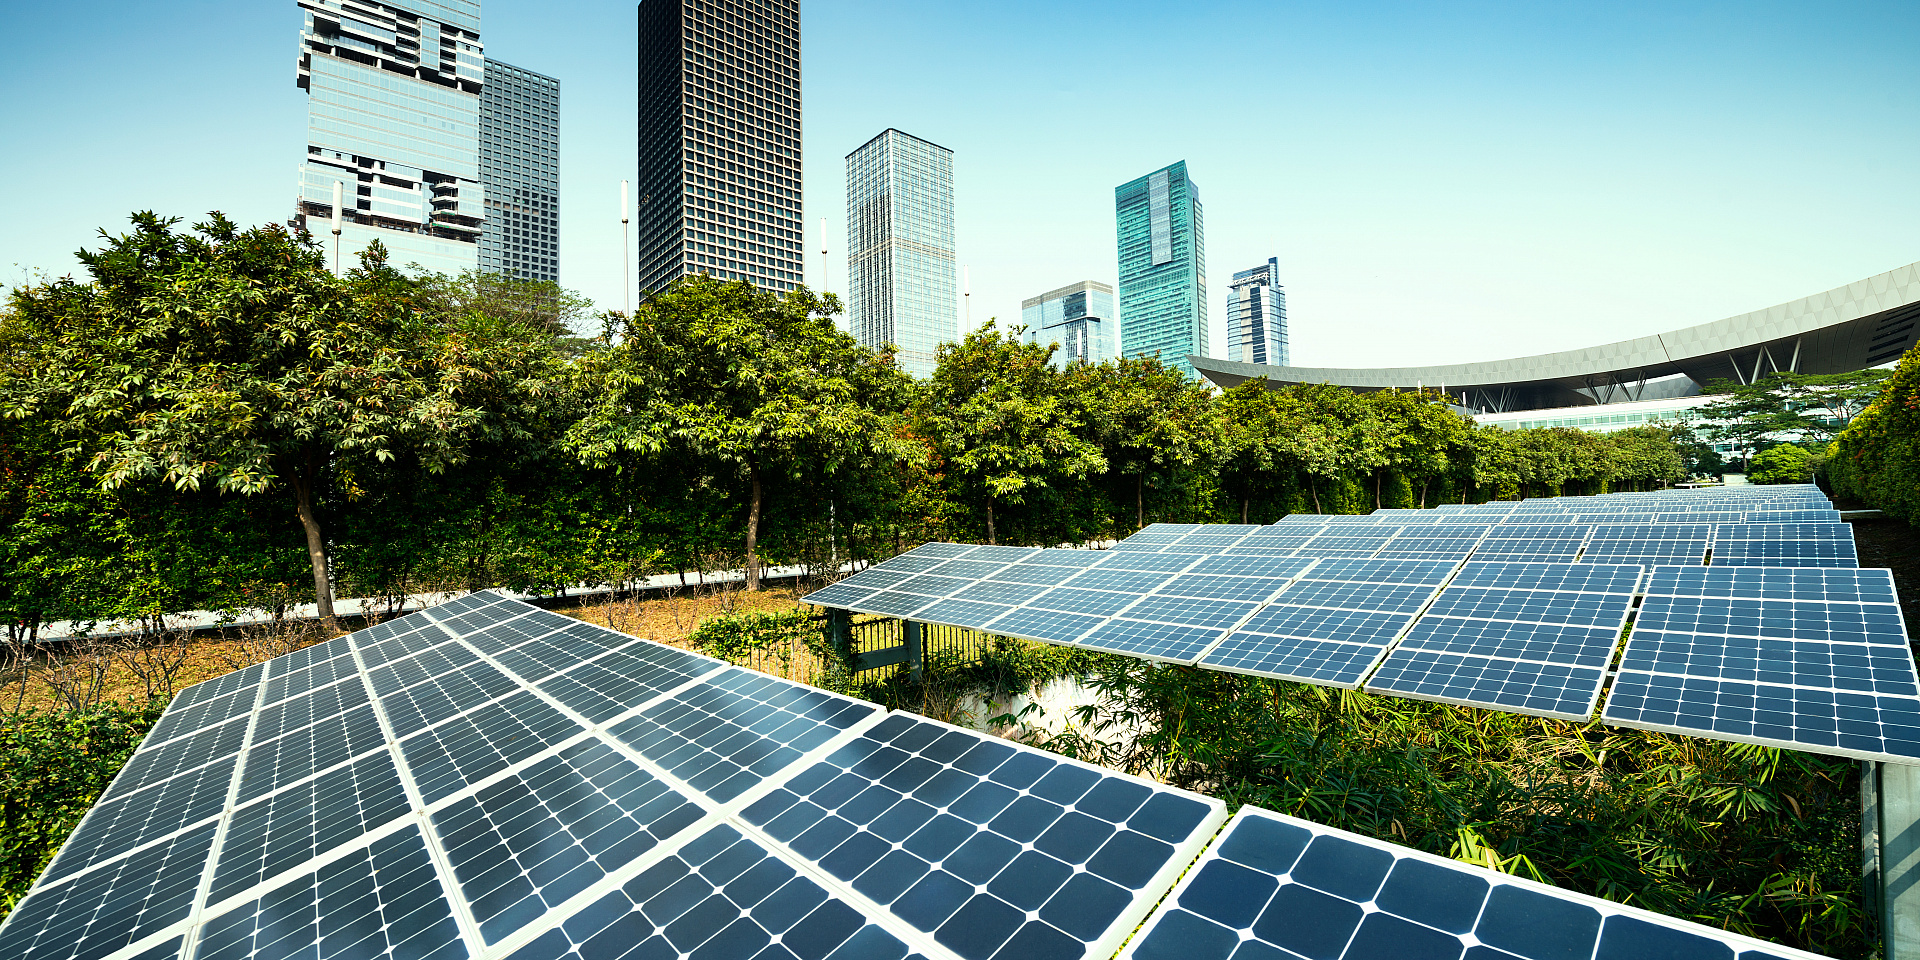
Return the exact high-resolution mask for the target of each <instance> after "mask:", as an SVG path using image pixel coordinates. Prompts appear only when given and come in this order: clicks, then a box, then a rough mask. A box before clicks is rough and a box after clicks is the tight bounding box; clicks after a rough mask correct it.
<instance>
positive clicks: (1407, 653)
mask: <svg viewBox="0 0 1920 960" xmlns="http://www.w3.org/2000/svg"><path fill="white" fill-rule="evenodd" d="M1641 572H1642V571H1641V568H1640V567H1637V566H1624V565H1622V566H1608V565H1602V564H1574V563H1539V564H1530V563H1514V562H1507V561H1499V562H1489V563H1469V564H1467V565H1466V566H1465V567H1463V568H1462V569H1461V571H1460V573H1459V574H1458V575H1456V576H1455V577H1454V579H1453V582H1452V583H1451V584H1450V585H1448V586H1447V588H1446V589H1445V590H1442V591H1441V593H1440V595H1439V596H1438V597H1436V598H1435V599H1434V601H1433V605H1432V606H1430V607H1428V608H1427V612H1426V614H1425V615H1424V616H1422V617H1421V618H1420V622H1419V623H1417V624H1415V625H1414V627H1413V629H1411V630H1409V631H1408V632H1407V636H1406V638H1405V639H1404V640H1402V641H1401V642H1400V644H1399V646H1398V647H1396V648H1395V649H1394V651H1393V653H1391V654H1390V655H1388V657H1387V658H1386V660H1385V661H1384V662H1383V663H1382V664H1381V665H1380V670H1379V672H1378V673H1376V674H1374V676H1373V678H1372V679H1371V680H1369V681H1368V682H1367V689H1368V690H1370V691H1374V692H1378V693H1391V694H1396V695H1399V696H1404V697H1414V698H1416V699H1422V700H1435V701H1439V702H1441V703H1457V704H1463V705H1466V706H1477V707H1487V708H1491V709H1495V710H1509V711H1512V712H1515V713H1526V714H1533V715H1535V716H1545V717H1559V718H1562V719H1568V720H1586V719H1587V718H1589V717H1591V716H1593V710H1594V707H1595V706H1596V705H1597V703H1598V701H1599V698H1600V688H1601V685H1602V684H1603V683H1604V682H1605V680H1606V672H1607V667H1608V666H1609V665H1610V664H1611V662H1612V660H1613V650H1614V647H1615V646H1616V645H1617V644H1618V643H1619V640H1620V632H1621V630H1622V629H1623V628H1624V627H1625V625H1626V621H1627V615H1628V613H1629V612H1631V610H1632V608H1633V597H1634V593H1635V590H1636V588H1637V586H1638V584H1639V582H1640V577H1641Z"/></svg>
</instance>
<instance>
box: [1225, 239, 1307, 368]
mask: <svg viewBox="0 0 1920 960" xmlns="http://www.w3.org/2000/svg"><path fill="white" fill-rule="evenodd" d="M1230 289H1231V290H1232V294H1231V295H1230V296H1228V298H1227V359H1228V360H1237V361H1239V362H1241V363H1271V364H1273V365H1275V366H1281V367H1284V366H1286V365H1287V364H1288V363H1290V362H1291V358H1290V357H1289V355H1288V350H1287V289H1286V288H1285V287H1283V286H1281V285H1280V260H1279V258H1278V257H1268V258H1267V262H1266V263H1263V264H1261V265H1259V266H1257V267H1254V268H1253V269H1251V270H1241V271H1239V272H1238V273H1235V274H1234V275H1233V283H1232V284H1231V285H1230Z"/></svg>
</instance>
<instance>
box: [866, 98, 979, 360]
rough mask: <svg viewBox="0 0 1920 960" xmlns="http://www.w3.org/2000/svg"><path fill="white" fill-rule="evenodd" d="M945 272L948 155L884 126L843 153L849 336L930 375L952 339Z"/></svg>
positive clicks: (949, 234) (949, 240)
mask: <svg viewBox="0 0 1920 960" xmlns="http://www.w3.org/2000/svg"><path fill="white" fill-rule="evenodd" d="M955 273H956V270H955V268H954V243H953V151H952V150H948V149H947V148H946V147H943V146H940V145H939V144H937V143H930V142H928V141H926V140H922V139H920V138H919V137H915V136H911V135H909V134H905V133H902V132H900V131H898V130H895V129H892V128H888V129H886V130H883V131H881V132H880V134H879V136H876V137H874V138H873V139H872V140H869V141H867V142H866V143H865V144H864V145H862V146H861V147H860V149H858V150H855V151H853V152H852V153H849V154H847V316H848V319H849V321H850V325H851V327H852V330H853V336H854V339H856V340H859V341H860V342H861V343H863V344H866V345H867V346H869V347H875V348H878V347H881V346H884V345H886V344H889V343H890V344H893V345H894V346H895V347H898V348H899V353H897V354H896V355H895V356H896V358H897V359H898V361H899V363H900V367H901V369H903V370H906V371H907V372H908V373H911V374H913V375H914V376H917V377H925V376H930V375H932V373H933V368H934V354H935V353H936V352H937V351H938V350H939V348H940V345H941V344H943V343H952V342H954V341H956V340H958V339H960V317H959V312H960V311H959V306H958V304H957V303H956V302H955V301H956V295H957V294H958V292H959V284H958V282H957V278H956V276H955Z"/></svg>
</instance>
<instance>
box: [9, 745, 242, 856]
mask: <svg viewBox="0 0 1920 960" xmlns="http://www.w3.org/2000/svg"><path fill="white" fill-rule="evenodd" d="M233 768H234V758H232V757H225V758H223V759H220V760H217V761H215V762H213V763H211V764H208V765H207V766H204V767H200V768H199V769H197V770H193V771H190V772H188V773H184V774H181V775H180V776H177V777H174V778H172V779H170V780H163V781H160V782H159V783H158V784H155V785H152V786H150V787H148V788H147V789H144V790H140V791H138V792H133V793H128V792H120V793H118V794H117V795H115V796H114V797H111V798H108V799H104V800H102V801H101V802H99V803H97V804H95V805H94V807H93V809H92V810H91V811H89V812H88V813H87V816H86V819H85V820H84V821H83V822H82V823H81V824H80V828H79V829H78V830H75V831H74V833H73V835H72V836H71V837H69V838H68V839H67V842H66V843H65V844H64V845H63V846H61V848H60V856H59V857H58V858H56V859H55V860H54V861H53V864H52V866H49V867H48V868H47V872H46V873H45V875H44V876H43V877H42V878H41V882H42V883H51V882H53V881H56V880H59V879H61V878H62V877H66V876H69V875H71V874H74V873H78V872H79V871H81V870H85V869H87V868H89V867H92V866H94V865H95V864H98V863H104V862H106V861H108V860H111V859H113V858H115V857H119V856H123V855H125V854H126V852H127V851H128V850H132V849H134V848H136V847H140V846H143V845H145V844H148V843H151V842H153V841H155V840H158V839H160V838H162V837H165V836H169V835H171V834H174V833H178V832H179V831H180V828H181V827H182V826H183V825H190V824H197V823H199V822H200V821H203V820H207V819H209V818H211V817H215V816H218V815H219V814H220V811H221V810H222V809H224V808H225V807H226V802H227V789H228V788H229V787H230V786H232V784H233Z"/></svg>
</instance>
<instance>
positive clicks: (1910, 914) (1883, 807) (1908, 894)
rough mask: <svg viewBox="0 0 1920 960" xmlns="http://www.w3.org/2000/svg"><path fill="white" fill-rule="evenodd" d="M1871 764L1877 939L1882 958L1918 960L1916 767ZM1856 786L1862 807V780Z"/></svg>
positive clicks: (1919, 799)
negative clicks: (1876, 853)
mask: <svg viewBox="0 0 1920 960" xmlns="http://www.w3.org/2000/svg"><path fill="white" fill-rule="evenodd" d="M1873 767H1874V768H1875V773H1876V774H1877V776H1876V777H1873V778H1869V779H1871V780H1873V781H1875V782H1873V784H1872V789H1873V797H1872V803H1873V805H1874V806H1875V807H1877V808H1878V810H1879V816H1878V817H1877V818H1874V819H1875V820H1876V821H1877V822H1875V823H1874V824H1873V826H1872V827H1871V829H1872V830H1873V831H1874V832H1875V834H1877V839H1878V846H1879V856H1878V858H1877V859H1878V861H1879V862H1878V867H1879V874H1880V877H1879V880H1880V882H1879V883H1878V884H1877V886H1878V888H1879V889H1878V893H1879V907H1880V910H1879V913H1880V938H1881V941H1882V942H1883V943H1885V944H1886V948H1887V960H1920V766H1913V765H1910V764H1905V763H1874V764H1873ZM1861 786H1862V790H1861V793H1862V797H1861V805H1862V806H1863V807H1864V806H1865V805H1866V803H1867V802H1868V798H1867V797H1866V796H1865V794H1866V789H1867V780H1866V779H1863V780H1862V784H1861ZM1863 829H1865V827H1864V825H1863ZM1868 891H1869V893H1870V894H1871V893H1872V892H1873V887H1869V888H1868Z"/></svg>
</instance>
